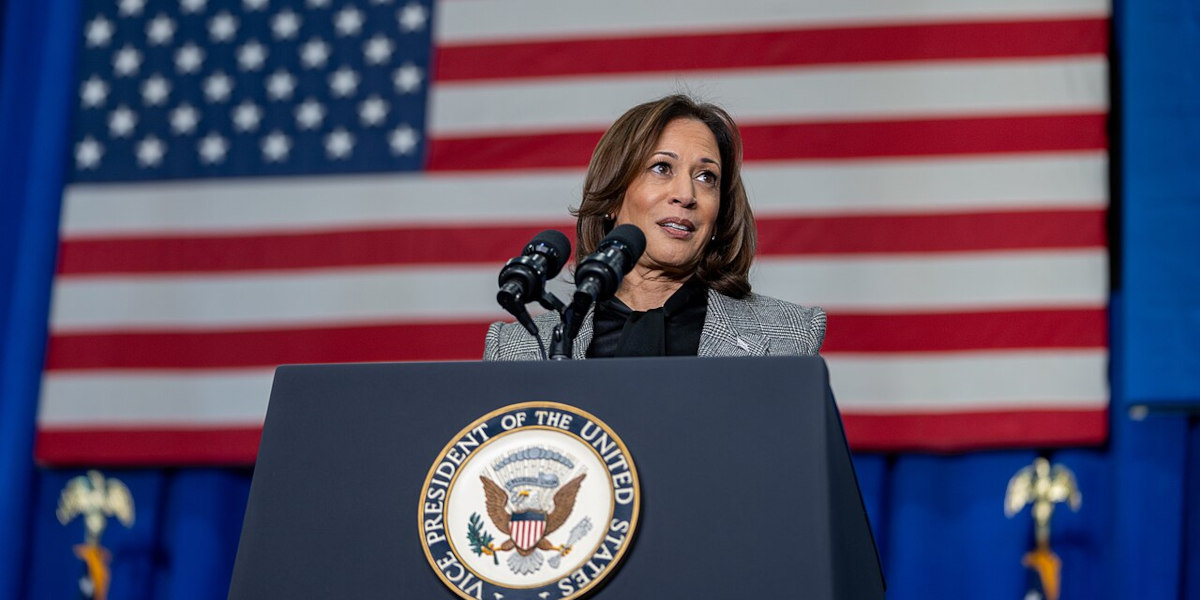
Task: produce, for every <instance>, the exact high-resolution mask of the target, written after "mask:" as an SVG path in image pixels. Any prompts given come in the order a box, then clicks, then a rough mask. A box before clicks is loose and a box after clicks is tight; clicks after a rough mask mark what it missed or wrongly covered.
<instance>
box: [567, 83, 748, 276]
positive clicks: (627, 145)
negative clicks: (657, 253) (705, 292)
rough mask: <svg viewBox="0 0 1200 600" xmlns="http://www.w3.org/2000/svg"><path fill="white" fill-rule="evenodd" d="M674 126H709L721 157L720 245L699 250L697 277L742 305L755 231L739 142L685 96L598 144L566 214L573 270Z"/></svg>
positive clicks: (617, 128) (619, 125) (712, 110)
mask: <svg viewBox="0 0 1200 600" xmlns="http://www.w3.org/2000/svg"><path fill="white" fill-rule="evenodd" d="M676 119H695V120H697V121H700V122H701V123H704V124H705V125H707V126H708V128H709V130H711V131H712V134H713V137H715V138H716V140H717V148H718V150H719V151H720V154H721V177H720V180H719V181H720V190H721V206H720V208H719V209H718V213H717V223H716V226H715V228H714V232H713V233H714V235H716V238H717V239H716V240H712V241H710V242H709V243H708V244H707V245H706V246H705V247H704V252H703V255H702V256H701V257H700V260H699V264H698V265H697V267H696V273H695V276H696V277H698V278H699V279H700V280H701V281H703V282H705V283H707V284H708V285H709V287H711V288H713V289H714V290H716V291H718V292H720V293H722V294H725V295H726V296H731V297H733V298H744V297H745V296H746V295H747V294H749V293H750V278H749V275H750V264H751V263H752V262H753V261H754V249H755V246H756V245H757V230H756V229H755V225H754V214H753V213H752V212H751V211H750V201H749V199H748V198H747V197H746V188H745V187H744V186H743V185H742V136H741V134H740V133H738V128H737V124H736V123H734V122H733V118H732V117H730V116H729V113H727V112H725V110H724V109H722V108H721V107H719V106H716V105H713V104H708V103H702V102H697V101H695V100H693V99H692V98H690V97H688V96H685V95H682V94H675V95H671V96H667V97H665V98H661V99H659V100H654V101H652V102H646V103H645V104H639V105H637V106H635V107H633V108H631V109H629V110H628V111H626V112H625V114H623V115H621V117H620V118H619V119H617V121H616V122H615V123H613V124H612V126H611V127H609V128H608V131H606V132H605V133H604V137H602V138H600V142H599V143H598V144H596V150H595V151H594V152H592V160H591V162H590V163H589V164H588V171H587V178H586V179H584V182H583V201H582V202H581V203H580V204H579V208H575V209H572V210H571V214H572V215H574V216H575V217H576V218H577V221H576V224H575V235H576V247H575V261H576V264H578V263H579V262H580V261H582V260H583V259H584V257H586V256H587V255H589V254H591V253H593V252H595V251H596V247H597V246H598V245H599V244H600V240H602V239H604V236H605V235H607V234H608V232H609V231H611V230H612V227H613V222H612V221H610V220H609V219H608V218H607V216H606V215H609V214H616V213H617V211H618V210H619V209H620V208H621V203H622V202H623V201H624V199H625V190H627V189H629V186H630V184H632V183H633V181H634V179H636V178H637V176H638V174H639V173H640V172H641V170H642V167H643V165H644V164H645V162H646V161H647V160H649V158H650V155H651V154H652V153H653V152H654V149H655V146H656V145H657V144H658V138H659V137H660V136H661V135H662V132H663V130H664V129H666V127H667V124H668V123H670V122H671V121H674V120H676Z"/></svg>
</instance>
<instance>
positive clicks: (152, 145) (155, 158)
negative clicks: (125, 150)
mask: <svg viewBox="0 0 1200 600" xmlns="http://www.w3.org/2000/svg"><path fill="white" fill-rule="evenodd" d="M165 153H166V146H164V145H163V143H162V141H161V140H159V139H158V138H157V137H154V134H150V135H148V136H146V137H145V138H143V139H142V141H140V142H138V145H137V159H138V164H139V165H141V166H142V167H157V166H158V165H159V163H161V162H162V157H163V154H165Z"/></svg>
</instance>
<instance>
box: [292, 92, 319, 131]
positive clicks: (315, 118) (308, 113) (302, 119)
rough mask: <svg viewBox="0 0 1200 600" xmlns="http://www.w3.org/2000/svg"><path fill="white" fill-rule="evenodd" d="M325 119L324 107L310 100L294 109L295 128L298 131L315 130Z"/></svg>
mask: <svg viewBox="0 0 1200 600" xmlns="http://www.w3.org/2000/svg"><path fill="white" fill-rule="evenodd" d="M324 119H325V107H324V106H322V105H321V103H320V102H317V101H316V100H314V99H312V98H308V99H306V100H305V101H304V102H301V103H300V105H299V106H297V107H296V127H299V128H300V129H316V128H317V127H320V126H321V121H322V120H324Z"/></svg>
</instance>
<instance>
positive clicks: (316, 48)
mask: <svg viewBox="0 0 1200 600" xmlns="http://www.w3.org/2000/svg"><path fill="white" fill-rule="evenodd" d="M327 60H329V44H327V43H325V40H323V39H321V38H316V37H315V38H312V39H311V40H308V41H307V42H305V43H304V45H303V46H300V62H302V63H304V66H305V68H308V69H319V68H321V67H324V66H325V62H326V61H327Z"/></svg>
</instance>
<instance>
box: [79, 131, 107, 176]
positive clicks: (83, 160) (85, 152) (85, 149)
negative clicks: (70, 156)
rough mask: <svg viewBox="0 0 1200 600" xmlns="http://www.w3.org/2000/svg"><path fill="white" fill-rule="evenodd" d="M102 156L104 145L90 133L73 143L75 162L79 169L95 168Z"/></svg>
mask: <svg viewBox="0 0 1200 600" xmlns="http://www.w3.org/2000/svg"><path fill="white" fill-rule="evenodd" d="M103 156H104V145H103V144H101V143H100V142H97V141H96V138H93V137H92V136H90V135H89V136H87V137H85V138H83V140H81V141H80V142H79V143H78V144H75V164H76V165H78V166H79V168H81V169H92V168H95V167H96V165H98V164H100V159H101V158H102V157H103Z"/></svg>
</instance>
